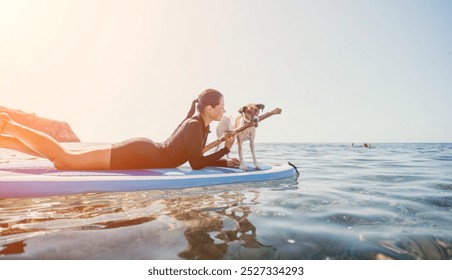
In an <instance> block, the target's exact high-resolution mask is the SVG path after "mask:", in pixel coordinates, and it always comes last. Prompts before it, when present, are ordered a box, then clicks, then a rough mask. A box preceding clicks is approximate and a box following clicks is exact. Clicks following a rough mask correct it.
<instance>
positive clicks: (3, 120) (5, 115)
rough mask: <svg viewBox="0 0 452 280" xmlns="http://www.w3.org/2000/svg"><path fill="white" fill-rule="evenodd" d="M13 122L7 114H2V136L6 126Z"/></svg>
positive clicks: (0, 123) (0, 130) (0, 116)
mask: <svg viewBox="0 0 452 280" xmlns="http://www.w3.org/2000/svg"><path fill="white" fill-rule="evenodd" d="M10 121H12V120H11V117H10V116H9V115H8V114H7V113H5V112H2V113H0V134H2V133H3V129H4V128H5V126H6V124H7V123H9V122H10Z"/></svg>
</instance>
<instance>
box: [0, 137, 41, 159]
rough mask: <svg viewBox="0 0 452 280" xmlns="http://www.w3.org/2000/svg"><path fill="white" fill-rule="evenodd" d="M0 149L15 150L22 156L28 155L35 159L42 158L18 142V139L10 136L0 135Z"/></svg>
mask: <svg viewBox="0 0 452 280" xmlns="http://www.w3.org/2000/svg"><path fill="white" fill-rule="evenodd" d="M0 148H3V149H10V150H15V151H18V152H21V153H24V154H29V155H32V156H36V157H43V155H41V154H38V153H37V152H35V151H33V150H32V149H30V148H29V147H28V146H26V145H25V144H24V143H22V142H20V141H19V140H18V139H16V138H14V137H12V136H10V135H4V134H0Z"/></svg>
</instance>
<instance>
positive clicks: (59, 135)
mask: <svg viewBox="0 0 452 280" xmlns="http://www.w3.org/2000/svg"><path fill="white" fill-rule="evenodd" d="M0 112H6V113H8V114H9V116H10V117H11V118H12V119H13V120H14V121H16V122H17V123H20V124H23V125H25V126H28V127H31V128H33V129H36V130H38V131H41V132H44V133H46V134H48V135H50V136H52V137H53V138H55V140H57V141H58V142H80V139H79V138H78V137H77V135H75V133H74V132H73V131H72V129H71V127H70V126H69V124H67V123H66V122H62V121H56V120H51V119H46V118H42V117H38V116H37V115H36V114H27V113H24V112H22V111H19V110H13V109H8V108H6V107H2V106H0Z"/></svg>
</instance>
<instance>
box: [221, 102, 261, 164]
mask: <svg viewBox="0 0 452 280" xmlns="http://www.w3.org/2000/svg"><path fill="white" fill-rule="evenodd" d="M264 108H265V105H264V104H254V103H252V104H248V105H246V106H243V107H241V108H239V110H238V111H239V113H240V115H239V116H237V117H236V118H235V125H234V127H232V121H231V118H229V117H224V115H223V118H222V119H221V121H220V123H219V124H218V126H217V136H218V137H221V136H223V134H224V133H225V132H226V131H227V130H232V129H233V128H236V129H237V128H240V127H242V126H243V125H245V124H247V123H252V124H253V125H252V126H251V127H249V128H247V129H245V130H244V131H242V132H240V133H238V134H237V135H236V140H237V146H238V153H239V160H240V169H242V170H244V171H248V167H247V166H246V165H245V161H244V160H243V151H242V146H243V142H245V141H250V148H251V155H252V157H253V163H254V167H255V168H256V169H260V167H259V164H258V163H257V159H256V152H255V149H254V138H255V137H256V127H258V125H259V113H260V111H263V110H264ZM217 149H218V146H217Z"/></svg>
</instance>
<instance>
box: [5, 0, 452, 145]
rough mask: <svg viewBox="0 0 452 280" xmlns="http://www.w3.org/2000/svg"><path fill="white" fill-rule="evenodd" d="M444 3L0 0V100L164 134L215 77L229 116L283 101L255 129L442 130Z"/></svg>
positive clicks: (115, 128) (433, 138) (80, 124)
mask: <svg viewBox="0 0 452 280" xmlns="http://www.w3.org/2000/svg"><path fill="white" fill-rule="evenodd" d="M451 14H452V1H448V0H431V1H419V0H378V1H377V0H367V1H366V0H305V1H303V0H296V1H290V0H285V1H273V0H254V1H249V0H229V1H219V0H190V1H185V0H158V1H157V0H149V1H144V0H143V1H139V0H132V1H115V0H108V1H107V0H106V1H101V0H96V1H88V0H77V1H75V0H74V1H70V0H67V1H59V0H40V1H32V0H28V1H27V0H15V1H9V0H0V106H6V107H9V108H13V109H20V110H22V111H25V112H30V113H31V112H32V113H36V114H38V115H39V116H43V117H47V118H53V119H57V120H63V121H66V122H68V123H69V124H70V125H71V127H72V129H73V130H74V132H75V133H76V134H77V135H78V136H79V137H80V138H81V140H82V141H84V142H115V141H121V140H124V139H127V138H131V137H139V136H143V137H148V138H151V139H153V140H155V141H164V140H165V139H166V138H167V137H168V136H169V135H170V134H171V132H172V131H173V130H174V129H175V128H176V126H177V125H178V124H179V123H180V122H181V121H182V119H183V118H184V117H185V115H186V114H187V112H188V110H189V107H190V104H191V101H192V100H193V99H194V98H196V97H197V95H198V94H199V93H200V92H202V91H203V90H204V89H206V88H215V89H217V90H219V91H220V92H222V93H223V95H224V97H225V107H226V110H227V112H226V114H228V115H233V116H235V115H237V114H238V111H237V110H238V108H239V107H241V106H243V105H246V104H248V103H263V104H265V106H266V110H265V111H270V110H272V109H274V108H281V109H282V110H283V111H282V114H281V115H277V116H273V117H271V118H269V119H267V120H265V123H264V121H263V122H262V124H261V125H260V126H259V128H258V131H257V136H256V141H257V142H350V143H352V142H354V143H360V142H371V143H376V142H451V141H452V125H451V123H452V122H451V120H452V110H451V108H450V107H451V105H452V17H451V16H450V15H451ZM265 111H264V112H265ZM214 129H215V124H212V131H214ZM209 139H210V140H214V139H215V133H212V134H211V136H210V138H209Z"/></svg>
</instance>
